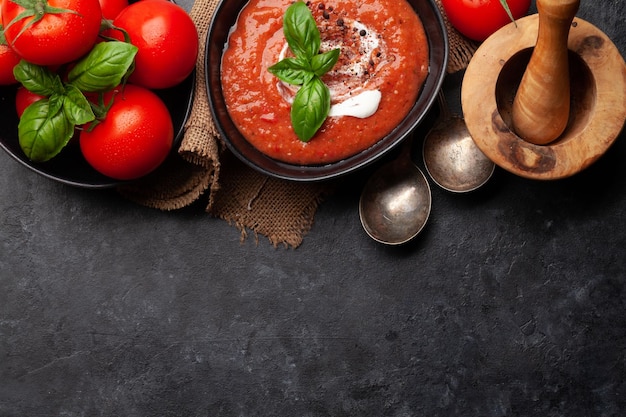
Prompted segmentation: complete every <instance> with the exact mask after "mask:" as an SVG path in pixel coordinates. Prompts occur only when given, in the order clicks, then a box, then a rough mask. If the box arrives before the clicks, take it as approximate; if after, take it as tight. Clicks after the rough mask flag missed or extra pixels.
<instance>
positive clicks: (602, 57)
mask: <svg viewBox="0 0 626 417" xmlns="http://www.w3.org/2000/svg"><path fill="white" fill-rule="evenodd" d="M544 1H545V0H544ZM538 32H539V16H538V14H534V15H531V16H527V17H524V18H522V19H519V20H518V21H517V22H516V24H514V23H510V24H508V25H507V26H505V27H503V28H502V29H500V30H499V31H497V32H496V33H494V34H493V35H492V36H490V37H489V38H488V39H487V40H486V41H485V42H483V43H482V44H481V46H480V47H479V48H478V50H477V51H476V52H475V53H474V56H473V58H472V60H471V61H470V63H469V65H468V67H467V70H466V72H465V75H464V78H463V85H462V88H461V104H462V107H463V116H464V118H465V121H466V123H467V127H468V129H469V131H470V134H471V136H472V139H473V140H474V142H475V143H476V145H477V146H478V147H479V148H480V150H481V151H482V152H483V153H484V154H485V155H486V156H487V157H488V158H489V159H491V160H492V161H493V162H494V163H495V164H496V165H498V166H500V167H501V168H504V169H506V170H507V171H509V172H511V173H513V174H515V175H519V176H522V177H525V178H531V179H541V180H552V179H559V178H565V177H568V176H571V175H573V174H575V173H577V172H579V171H581V170H583V169H584V168H586V167H588V166H589V165H591V164H592V163H593V162H595V161H596V160H597V159H598V158H599V157H600V156H602V155H603V154H604V153H605V152H606V151H607V150H608V148H609V147H610V146H611V144H612V143H613V142H614V141H615V139H616V138H617V137H618V136H619V133H620V131H621V130H622V127H623V126H624V122H625V120H626V63H624V59H623V58H622V56H621V55H620V52H619V50H618V49H617V47H616V46H615V45H614V44H613V42H612V41H611V40H610V39H609V38H608V37H607V36H606V35H605V34H604V33H603V32H602V31H601V30H599V29H598V28H597V27H595V26H593V25H592V24H591V23H588V22H586V21H584V20H582V19H579V18H577V17H575V18H574V19H573V21H572V23H571V26H570V27H569V34H568V38H567V50H568V51H567V66H568V78H569V81H568V84H569V86H570V90H569V91H570V97H569V99H568V107H569V111H568V118H567V123H566V126H565V129H564V131H563V132H562V133H561V134H560V135H558V136H557V138H556V139H555V140H552V141H549V142H548V143H547V144H544V145H539V144H536V143H531V142H530V141H528V140H526V139H524V138H522V137H521V136H520V135H518V134H517V133H516V131H515V130H514V128H513V126H514V122H513V116H512V114H513V102H514V101H515V98H516V97H517V98H518V101H519V100H520V97H524V95H527V93H522V92H520V93H518V89H519V88H520V84H521V82H522V78H523V76H524V74H525V73H527V72H528V71H527V67H528V66H529V65H530V60H531V56H532V55H533V52H534V49H535V46H536V45H537V40H538ZM526 98H528V97H526Z"/></svg>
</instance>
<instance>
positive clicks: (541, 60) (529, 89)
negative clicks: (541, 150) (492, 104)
mask: <svg viewBox="0 0 626 417" xmlns="http://www.w3.org/2000/svg"><path fill="white" fill-rule="evenodd" d="M579 5H580V0H537V11H538V14H539V30H538V36H537V43H536V45H535V48H534V50H533V53H532V55H531V58H530V61H529V62H528V67H527V68H526V71H525V72H524V75H523V77H522V81H521V83H520V85H519V88H518V91H517V94H516V95H515V99H514V101H513V108H512V122H513V128H514V130H515V132H516V133H517V134H518V135H519V136H520V137H521V138H523V139H525V140H526V141H528V142H531V143H534V144H536V145H545V144H547V143H550V142H552V141H553V140H555V139H556V138H558V137H559V136H560V135H561V134H562V133H563V131H564V130H565V128H566V127H567V123H568V120H569V111H570V76H569V58H568V54H569V51H568V47H567V40H568V37H569V30H570V26H571V24H572V20H573V19H574V16H575V15H576V12H577V11H578V7H579Z"/></svg>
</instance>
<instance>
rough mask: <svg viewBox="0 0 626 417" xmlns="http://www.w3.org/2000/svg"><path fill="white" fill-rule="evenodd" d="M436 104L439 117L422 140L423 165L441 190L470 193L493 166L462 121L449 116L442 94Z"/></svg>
mask: <svg viewBox="0 0 626 417" xmlns="http://www.w3.org/2000/svg"><path fill="white" fill-rule="evenodd" d="M438 101H439V107H440V109H441V115H440V116H439V119H438V121H437V123H436V124H435V126H434V127H433V128H432V129H431V131H430V132H429V133H428V135H426V138H425V139H424V144H423V148H422V156H423V158H424V166H425V167H426V171H427V172H428V174H429V175H430V177H431V178H432V180H433V181H434V182H435V183H436V184H437V185H439V186H440V187H441V188H443V189H444V190H447V191H451V192H454V193H465V192H469V191H474V190H476V189H478V188H480V187H481V186H483V185H484V184H485V183H486V182H487V181H489V179H490V178H491V176H492V175H493V172H494V170H495V164H494V163H493V162H492V161H491V160H490V159H489V158H487V157H486V156H485V154H484V153H483V152H482V151H481V150H480V149H479V148H478V146H476V144H475V143H474V140H473V139H472V136H471V135H470V133H469V130H468V129H467V126H466V124H465V120H463V118H461V117H459V116H456V115H453V114H451V113H450V111H449V110H448V107H447V105H446V103H445V98H444V96H443V93H442V92H439V95H438Z"/></svg>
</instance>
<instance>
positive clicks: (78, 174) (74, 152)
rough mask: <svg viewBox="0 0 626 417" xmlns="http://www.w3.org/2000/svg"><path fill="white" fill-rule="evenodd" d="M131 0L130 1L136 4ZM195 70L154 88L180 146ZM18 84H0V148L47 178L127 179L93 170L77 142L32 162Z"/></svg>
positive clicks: (77, 182)
mask: <svg viewBox="0 0 626 417" xmlns="http://www.w3.org/2000/svg"><path fill="white" fill-rule="evenodd" d="M135 1H136V0H131V1H130V2H129V3H134V2H135ZM173 2H174V3H176V2H175V1H173ZM195 79H196V78H195V71H194V72H193V73H192V74H191V75H189V77H187V78H186V79H185V81H183V82H182V83H180V84H178V85H177V86H175V87H172V88H168V89H163V90H153V91H154V92H155V93H156V94H157V95H158V96H159V97H161V99H162V100H163V102H164V103H165V105H166V106H167V108H168V109H169V111H170V114H171V116H172V122H173V123H174V146H173V147H172V153H175V152H176V150H177V149H178V146H177V145H178V144H179V143H180V141H181V139H182V135H183V129H184V125H185V123H186V121H187V119H188V117H189V114H190V112H191V106H192V104H193V93H194V87H195ZM16 91H17V86H9V87H0V118H1V120H2V122H1V123H0V147H2V149H4V150H5V151H6V152H7V153H8V154H9V155H10V156H12V157H13V158H14V159H15V160H17V161H18V162H20V163H21V164H23V165H24V166H26V167H27V168H29V169H31V170H33V171H35V172H36V173H38V174H41V175H43V176H44V177H47V178H50V179H52V180H55V181H59V182H61V183H64V184H67V185H72V186H76V187H82V188H111V187H115V186H117V185H120V184H122V183H124V181H120V180H116V179H113V178H109V177H107V176H105V175H102V174H100V173H99V172H97V171H96V170H94V169H93V168H92V167H91V166H90V165H89V164H88V163H87V161H85V158H83V156H82V154H81V152H80V149H79V147H78V146H77V145H72V144H70V145H68V146H66V147H65V148H64V149H63V150H62V151H61V152H60V153H59V154H58V155H57V156H55V157H54V158H52V159H51V160H50V161H47V162H44V163H35V162H32V161H30V160H29V159H28V158H27V157H26V155H24V152H23V151H22V149H21V148H20V144H19V141H18V138H17V125H18V123H19V120H18V118H17V112H16V110H15V92H16Z"/></svg>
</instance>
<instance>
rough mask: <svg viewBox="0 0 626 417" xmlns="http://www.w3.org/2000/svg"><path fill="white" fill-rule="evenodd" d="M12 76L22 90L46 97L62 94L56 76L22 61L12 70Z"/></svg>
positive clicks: (46, 69) (59, 82) (62, 88)
mask: <svg viewBox="0 0 626 417" xmlns="http://www.w3.org/2000/svg"><path fill="white" fill-rule="evenodd" d="M13 75H14V76H15V79H16V80H17V81H19V82H20V83H21V84H22V85H23V86H24V88H26V89H27V90H28V91H31V92H33V93H35V94H39V95H40V96H45V97H48V96H51V95H52V94H55V93H56V94H63V92H64V87H63V82H62V81H61V77H59V75H58V74H55V73H54V72H52V71H50V70H49V69H48V68H46V67H42V66H40V65H35V64H32V63H30V62H28V61H25V60H23V59H22V60H21V61H20V62H19V63H18V64H17V65H16V66H15V67H14V68H13Z"/></svg>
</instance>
